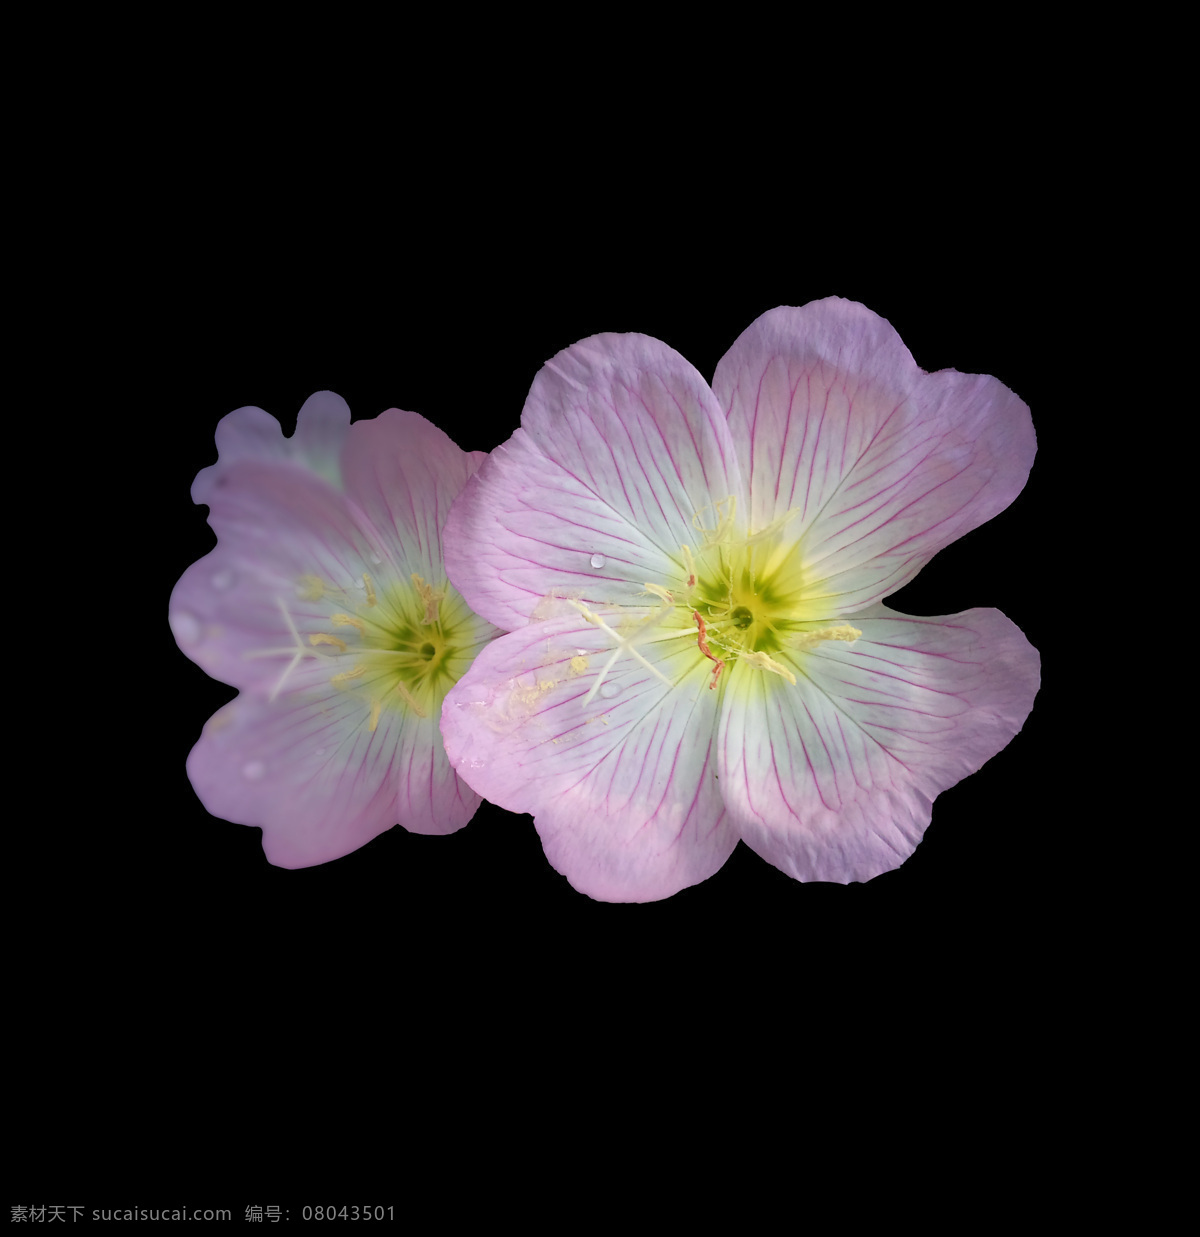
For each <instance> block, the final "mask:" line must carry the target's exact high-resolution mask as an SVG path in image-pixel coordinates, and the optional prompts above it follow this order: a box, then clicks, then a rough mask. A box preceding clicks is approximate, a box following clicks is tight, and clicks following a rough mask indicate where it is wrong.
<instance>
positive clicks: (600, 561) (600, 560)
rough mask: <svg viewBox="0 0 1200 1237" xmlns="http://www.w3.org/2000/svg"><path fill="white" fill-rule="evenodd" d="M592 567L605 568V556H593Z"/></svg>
mask: <svg viewBox="0 0 1200 1237" xmlns="http://www.w3.org/2000/svg"><path fill="white" fill-rule="evenodd" d="M592 566H593V567H603V566H604V555H603V554H593V555H592Z"/></svg>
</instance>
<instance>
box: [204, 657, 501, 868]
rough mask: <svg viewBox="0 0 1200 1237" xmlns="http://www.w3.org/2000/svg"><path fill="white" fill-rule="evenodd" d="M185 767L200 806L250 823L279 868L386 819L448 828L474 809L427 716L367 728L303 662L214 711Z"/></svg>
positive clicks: (342, 851) (353, 706)
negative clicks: (280, 683)
mask: <svg viewBox="0 0 1200 1237" xmlns="http://www.w3.org/2000/svg"><path fill="white" fill-rule="evenodd" d="M187 769H188V776H189V778H190V779H191V782H192V785H193V787H194V788H195V790H196V793H197V795H198V796H199V797H200V800H201V802H202V803H203V804H204V806H205V807H206V808H207V809H208V811H209V812H211V813H212V814H213V815H214V816H220V817H222V818H224V819H225V820H231V821H234V822H235V823H237V824H243V825H260V826H261V827H262V830H263V849H264V850H265V851H266V855H267V858H268V859H269V860H270V861H271V863H273V864H276V865H277V866H279V867H284V868H302V867H308V866H310V865H312V864H317V863H325V862H327V861H329V860H330V859H337V858H339V857H340V856H342V855H346V854H349V853H350V852H351V851H353V850H357V849H358V848H359V847H360V846H362V845H364V844H365V843H366V842H369V841H370V840H371V839H372V838H373V837H375V836H377V835H378V834H380V833H383V832H384V831H386V830H387V829H390V828H391V827H392V826H393V825H395V824H397V823H399V824H400V825H402V826H403V827H404V828H406V829H408V830H410V831H411V832H413V833H453V832H454V831H455V830H457V829H461V828H462V827H463V825H465V824H467V822H468V821H469V820H470V819H471V817H472V816H473V815H474V814H475V810H476V808H477V807H478V806H479V796H478V795H477V794H475V792H474V791H473V790H471V788H470V787H469V786H467V785H466V784H465V783H464V782H463V781H462V780H461V779H460V778H459V777H458V776H457V775H456V774H455V773H454V770H453V769H451V767H450V763H449V761H448V760H447V758H446V753H445V750H444V749H443V747H442V742H441V735H440V734H439V732H438V729H437V719H436V718H435V717H425V718H421V717H417V716H416V715H415V714H413V713H411V712H407V711H398V710H385V711H383V712H382V713H381V714H380V716H379V717H378V719H377V725H376V728H375V729H374V730H371V729H370V726H369V715H368V712H367V711H366V709H365V708H364V705H363V702H362V700H361V699H359V698H358V697H356V696H353V695H349V694H344V693H339V692H338V691H337V690H336V689H335V688H333V687H332V686H331V685H330V683H329V678H328V673H327V671H325V670H323V669H322V668H320V667H318V666H315V665H312V664H309V665H306V666H302V667H299V668H298V669H297V671H296V674H295V675H294V676H293V678H292V680H291V681H290V683H289V685H288V687H287V689H285V690H284V691H283V692H281V693H280V695H279V696H278V697H277V698H276V699H275V700H272V701H267V700H265V699H263V698H262V697H261V696H258V695H256V694H246V693H243V694H242V695H240V696H238V698H237V699H236V700H233V701H231V702H230V703H229V704H228V705H226V706H225V707H224V708H223V709H221V710H220V711H219V712H218V713H216V714H215V715H214V716H213V717H212V718H211V719H210V720H209V722H208V724H207V725H206V726H205V728H204V732H203V734H202V735H201V738H200V740H199V742H198V743H197V744H196V746H195V747H194V748H193V749H192V751H191V754H190V755H189V757H188V763H187Z"/></svg>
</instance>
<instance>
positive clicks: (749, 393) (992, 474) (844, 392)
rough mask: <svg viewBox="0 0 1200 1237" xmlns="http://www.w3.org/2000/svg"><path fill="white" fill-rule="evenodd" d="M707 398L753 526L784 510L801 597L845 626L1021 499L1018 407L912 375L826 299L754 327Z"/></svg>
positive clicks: (966, 378) (1029, 446)
mask: <svg viewBox="0 0 1200 1237" xmlns="http://www.w3.org/2000/svg"><path fill="white" fill-rule="evenodd" d="M713 390H714V391H715V393H716V396H717V398H718V400H719V401H720V402H721V405H722V407H724V408H725V409H726V410H727V411H728V415H729V428H730V432H731V434H732V435H733V439H734V442H735V443H736V447H737V452H738V457H739V459H740V460H741V462H742V466H743V469H744V470H745V473H746V476H747V481H748V485H749V489H750V504H751V510H752V516H751V525H752V527H753V528H754V529H760V528H763V527H765V526H767V525H768V524H770V523H771V522H772V521H773V520H775V519H777V518H778V517H780V516H782V515H783V514H784V513H785V512H788V511H789V510H792V509H797V510H798V514H797V515H796V516H795V517H794V518H793V520H792V521H791V523H790V524H789V525H788V530H789V533H791V534H794V535H795V537H796V538H798V539H802V545H803V551H804V561H805V563H806V566H807V569H808V573H809V576H810V579H811V581H812V585H811V588H810V590H809V591H810V593H811V592H812V591H813V590H816V591H819V593H820V594H821V595H823V596H826V597H828V598H829V602H828V611H829V613H830V614H831V615H832V614H841V615H846V614H850V613H852V612H853V611H854V610H855V609H856V608H857V607H859V606H865V605H868V604H870V603H872V602H877V601H879V600H880V599H882V598H883V597H884V596H886V595H888V594H889V593H892V592H895V591H896V590H897V589H898V588H899V587H900V586H901V585H902V584H904V583H905V582H906V581H908V580H910V579H912V577H913V576H914V575H916V573H917V571H918V570H919V569H920V568H921V566H922V565H923V564H924V563H926V562H928V561H929V559H930V558H931V557H932V556H933V555H934V554H935V553H936V552H937V551H938V550H939V549H941V548H942V547H943V546H945V545H948V544H949V543H950V542H952V541H954V540H956V539H957V538H959V537H961V536H962V535H963V534H964V533H966V532H968V531H969V530H970V529H972V528H975V527H977V526H978V525H980V524H982V523H984V521H986V520H989V519H991V517H992V516H994V515H995V514H996V513H997V512H999V511H1002V510H1003V509H1004V508H1005V507H1007V506H1008V504H1009V503H1011V502H1012V500H1013V499H1014V498H1015V497H1016V496H1017V494H1018V493H1020V491H1021V488H1022V487H1023V486H1024V484H1025V480H1026V478H1027V476H1028V475H1029V468H1030V465H1031V464H1032V462H1033V456H1034V451H1035V442H1034V434H1033V423H1032V421H1031V419H1030V415H1029V409H1028V407H1026V405H1025V404H1024V403H1023V402H1022V401H1021V400H1020V399H1019V398H1018V397H1017V396H1016V395H1014V394H1013V393H1012V392H1011V391H1010V390H1008V388H1007V387H1005V386H1004V385H1003V384H1002V383H1000V382H998V381H997V380H996V379H995V378H989V377H986V376H982V375H974V374H960V373H957V372H956V371H954V370H943V371H941V372H939V373H936V374H925V373H923V372H922V371H921V370H920V369H919V368H918V367H917V365H916V362H915V361H913V359H912V356H911V354H910V353H909V351H908V349H907V348H905V346H904V344H903V343H902V342H901V340H900V337H899V335H897V334H896V332H895V331H894V330H893V329H892V327H891V325H890V324H889V323H888V322H886V321H885V320H884V319H883V318H880V317H879V316H878V315H877V314H873V313H872V312H871V311H870V310H868V309H866V308H865V307H864V306H862V305H858V304H855V303H854V302H851V301H843V300H840V299H838V298H836V297H834V298H830V299H828V300H824V301H814V302H813V303H811V304H809V305H805V306H804V307H803V308H787V307H783V308H779V309H773V310H771V311H770V312H769V313H766V314H763V316H762V317H761V318H758V319H757V320H756V321H755V322H753V323H752V324H751V325H750V326H749V327H748V328H747V329H746V330H745V331H744V332H743V333H742V335H741V336H740V337H739V338H738V339H737V341H736V342H735V343H734V345H733V347H732V348H731V349H730V350H729V352H728V353H726V355H725V356H724V357H723V358H722V359H721V362H720V364H719V365H718V366H717V372H716V377H715V378H714V381H713Z"/></svg>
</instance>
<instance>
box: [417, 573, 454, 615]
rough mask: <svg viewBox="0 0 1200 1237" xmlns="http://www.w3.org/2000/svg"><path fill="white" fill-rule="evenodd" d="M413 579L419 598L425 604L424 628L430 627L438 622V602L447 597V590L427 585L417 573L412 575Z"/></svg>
mask: <svg viewBox="0 0 1200 1237" xmlns="http://www.w3.org/2000/svg"><path fill="white" fill-rule="evenodd" d="M411 578H412V582H413V585H414V586H415V587H416V590H417V596H418V597H420V599H421V600H422V601H423V602H424V603H425V617H424V618H423V619H422V620H421V622H422V624H423V625H424V626H426V627H428V626H430V625H431V624H433V623H436V622H437V620H438V602H440V601H441V600H442V598H443V597H445V595H446V593H445V590H444V589H440V588H433V587H431V586H430V585H428V584H426V583H425V581H424V580H422V579H421V577H420V576H419V575H417V573H416V572H415V571H414V572H413V573H412V577H411Z"/></svg>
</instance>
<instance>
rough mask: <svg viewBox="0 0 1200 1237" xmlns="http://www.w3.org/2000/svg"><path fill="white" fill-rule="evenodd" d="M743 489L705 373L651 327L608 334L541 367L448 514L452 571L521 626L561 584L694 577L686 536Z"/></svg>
mask: <svg viewBox="0 0 1200 1237" xmlns="http://www.w3.org/2000/svg"><path fill="white" fill-rule="evenodd" d="M730 496H733V497H734V498H735V499H736V500H739V501H740V500H741V499H742V497H743V490H742V482H741V474H740V472H739V469H738V465H737V460H736V458H735V456H734V453H733V450H732V444H731V440H730V437H729V431H728V428H727V426H726V423H725V417H724V415H723V413H722V411H721V409H720V408H719V407H718V405H717V403H716V400H715V399H714V398H713V394H712V392H711V391H710V390H709V388H708V385H707V384H706V383H705V381H704V379H703V378H702V377H701V376H700V374H699V373H697V371H696V370H695V369H694V368H693V367H692V366H691V365H690V364H689V363H688V362H687V361H686V360H684V358H683V357H681V356H680V355H679V354H678V353H677V352H675V351H674V350H673V349H671V348H668V347H667V346H666V344H664V343H661V342H660V341H659V340H656V339H651V338H650V337H648V336H645V335H596V336H593V337H592V338H590V339H585V340H583V341H581V342H580V343H578V344H575V345H574V346H573V347H571V348H568V349H566V350H565V351H564V352H560V353H559V354H558V355H557V356H556V357H555V358H554V359H553V360H552V361H549V362H547V363H546V365H545V367H544V368H543V369H542V370H541V371H540V372H539V374H538V376H537V378H536V379H535V380H534V383H533V388H532V389H531V391H530V393H529V398H528V400H527V401H526V403H525V410H524V412H523V413H522V416H521V428H520V429H519V430H517V432H516V433H515V434H514V435H513V437H512V438H511V439H509V441H508V442H507V443H505V444H504V445H503V446H501V447H499V448H498V449H497V450H495V451H493V452H492V454H491V455H490V456H489V457H488V459H487V461H486V463H485V464H484V465H483V466H482V468H480V470H479V472H478V473H477V474H476V475H475V476H474V477H473V478H472V479H471V481H470V482H468V484H467V486H466V488H465V489H464V490H463V493H462V495H461V496H460V498H459V499H458V500H457V502H456V503H455V504H454V508H453V510H452V511H451V513H450V518H449V520H448V522H447V525H446V533H445V553H446V567H447V570H448V572H449V574H450V579H451V580H452V581H453V582H454V584H455V586H456V587H457V588H458V590H459V591H460V592H461V593H462V594H463V596H464V597H465V598H466V599H467V602H468V604H469V605H470V606H471V608H472V609H473V610H474V611H475V612H476V613H477V614H481V615H483V616H484V617H485V618H488V619H490V620H491V621H492V622H493V623H496V624H497V625H498V626H500V627H503V628H506V629H509V630H511V629H513V628H516V627H519V626H520V625H521V624H522V623H524V622H526V621H527V620H528V619H529V618H530V617H531V616H532V615H533V613H534V611H535V609H536V607H537V605H538V603H539V601H540V600H541V599H542V598H543V597H544V596H546V595H547V594H549V593H550V592H552V591H553V590H559V591H560V592H562V593H565V594H567V595H570V596H573V597H577V598H581V599H582V600H584V601H588V602H593V603H604V602H624V601H628V599H629V597H630V596H631V586H632V592H636V591H637V590H640V589H641V588H642V587H643V585H644V584H645V582H646V581H653V582H655V583H657V584H661V585H664V586H665V587H667V588H670V587H671V586H672V582H673V581H678V582H682V580H683V579H684V578H685V577H686V574H687V573H686V571H685V570H684V565H683V559H682V558H681V556H680V547H681V546H682V545H685V544H687V545H691V544H695V543H696V542H697V540H698V538H699V537H700V533H698V531H697V524H696V521H697V520H698V519H699V520H701V521H703V520H707V521H708V522H709V523H710V524H715V523H716V521H717V514H716V512H715V511H714V505H715V504H718V503H723V502H725V501H726V500H727V499H728V498H729V497H730Z"/></svg>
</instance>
